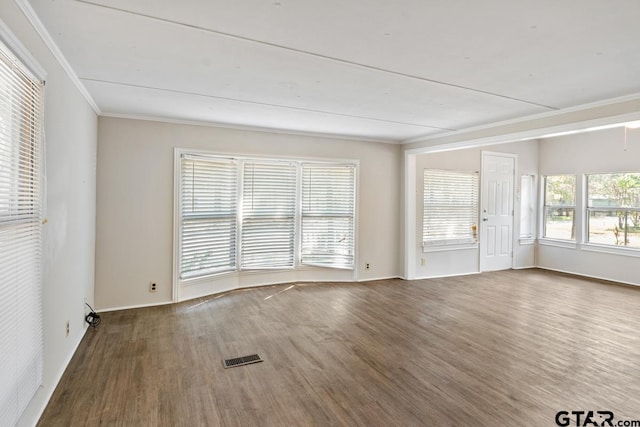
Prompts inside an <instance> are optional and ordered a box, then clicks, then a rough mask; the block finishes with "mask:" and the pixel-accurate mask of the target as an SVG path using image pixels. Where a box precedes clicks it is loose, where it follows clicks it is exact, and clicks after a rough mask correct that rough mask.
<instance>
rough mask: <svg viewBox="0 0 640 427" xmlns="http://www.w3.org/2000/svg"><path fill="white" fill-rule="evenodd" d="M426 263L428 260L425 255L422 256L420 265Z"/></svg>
mask: <svg viewBox="0 0 640 427" xmlns="http://www.w3.org/2000/svg"><path fill="white" fill-rule="evenodd" d="M426 263H427V260H426V259H425V258H424V257H422V258H420V265H425V264H426Z"/></svg>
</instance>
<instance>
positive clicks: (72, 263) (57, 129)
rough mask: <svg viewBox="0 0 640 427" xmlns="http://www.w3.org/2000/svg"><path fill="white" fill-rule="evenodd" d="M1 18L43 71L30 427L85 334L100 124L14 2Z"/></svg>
mask: <svg viewBox="0 0 640 427" xmlns="http://www.w3.org/2000/svg"><path fill="white" fill-rule="evenodd" d="M0 19H2V21H3V22H4V23H5V24H6V25H7V26H8V27H9V28H10V30H11V32H13V33H14V34H15V36H16V37H17V38H18V39H19V41H20V42H21V43H22V44H23V45H24V46H25V47H26V48H27V50H28V51H29V52H30V53H31V55H32V56H34V57H35V59H36V60H37V61H38V62H39V64H40V65H41V66H42V67H43V68H44V69H45V70H46V72H47V78H46V89H45V113H44V114H45V138H46V142H45V145H46V179H47V190H48V191H47V197H46V200H45V206H46V218H47V220H48V222H47V224H46V225H45V226H44V251H43V254H44V255H43V297H44V307H43V308H44V315H43V320H44V371H43V383H44V384H43V387H42V388H41V389H40V390H39V391H38V392H37V394H36V396H35V397H34V399H33V401H32V402H31V403H30V405H29V407H28V408H27V410H26V412H25V413H24V415H23V416H22V418H21V419H20V421H19V425H21V426H28V425H34V424H35V423H36V421H37V420H38V418H39V416H40V414H41V412H42V411H43V410H44V407H45V406H46V404H47V402H48V400H49V397H50V396H51V394H52V393H53V390H54V388H55V386H56V385H57V382H58V381H59V379H60V376H61V375H62V373H63V372H64V369H65V368H66V366H67V364H68V362H69V360H70V359H71V356H72V355H73V353H74V351H75V349H76V347H77V345H78V343H79V342H80V340H81V339H82V337H83V335H84V333H85V331H86V326H87V325H86V323H85V322H84V314H85V309H84V301H85V298H86V299H87V300H88V301H89V303H92V302H93V284H94V248H95V194H96V193H95V191H96V186H95V165H96V139H97V135H96V129H97V119H96V115H95V113H94V112H93V110H92V109H91V108H90V106H89V105H88V104H87V102H86V101H85V100H84V98H83V97H82V96H81V95H80V93H79V92H78V90H77V89H76V87H75V86H74V85H73V83H72V82H71V80H70V79H69V78H68V76H67V75H66V73H65V72H64V70H63V69H62V68H61V67H60V65H59V63H58V62H57V61H56V59H55V58H54V57H53V55H52V54H51V52H50V51H49V50H48V49H47V47H46V45H45V44H44V43H43V41H42V40H41V39H40V37H39V36H38V34H37V33H36V31H35V30H34V28H33V27H32V26H31V24H30V23H29V22H28V20H27V19H26V18H25V16H24V15H23V14H22V12H21V11H20V9H19V8H18V6H17V5H16V3H15V2H14V1H12V0H0ZM67 321H69V322H70V334H69V336H68V337H67V336H66V334H65V325H66V322H67Z"/></svg>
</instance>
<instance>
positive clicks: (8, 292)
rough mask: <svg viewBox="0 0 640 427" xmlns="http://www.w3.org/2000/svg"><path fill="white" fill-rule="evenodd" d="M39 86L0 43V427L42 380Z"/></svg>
mask: <svg viewBox="0 0 640 427" xmlns="http://www.w3.org/2000/svg"><path fill="white" fill-rule="evenodd" d="M43 86H44V84H43V83H42V82H40V81H38V79H36V78H35V77H34V76H32V75H31V73H30V72H29V71H28V70H27V69H26V68H25V67H24V66H23V65H22V64H21V63H20V62H19V61H18V60H17V59H16V58H15V57H13V55H12V54H11V53H10V52H9V50H8V49H7V48H6V47H5V46H4V45H3V44H2V43H0V378H2V381H0V425H3V426H4V425H15V424H16V423H17V421H18V418H19V417H20V415H21V414H22V412H23V411H24V409H25V408H26V406H27V404H28V403H29V401H30V400H31V398H32V397H33V395H34V394H35V392H36V391H37V389H38V387H39V386H40V384H41V383H42V290H41V287H42V284H41V255H40V254H41V227H42V225H41V224H42V221H41V219H42V218H41V217H42V212H41V179H42V173H41V169H40V161H41V147H40V146H41V127H42V92H43Z"/></svg>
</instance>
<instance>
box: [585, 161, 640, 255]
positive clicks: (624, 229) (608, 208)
mask: <svg viewBox="0 0 640 427" xmlns="http://www.w3.org/2000/svg"><path fill="white" fill-rule="evenodd" d="M587 200H588V202H587V217H588V227H589V233H588V241H589V243H598V244H604V245H616V246H626V247H635V248H640V173H615V174H597V175H588V176H587Z"/></svg>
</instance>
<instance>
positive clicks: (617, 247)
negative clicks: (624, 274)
mask: <svg viewBox="0 0 640 427" xmlns="http://www.w3.org/2000/svg"><path fill="white" fill-rule="evenodd" d="M626 174H632V175H637V176H639V177H640V172H609V173H591V174H585V175H584V187H585V188H584V195H585V198H584V200H585V202H584V208H583V212H584V238H583V240H584V245H588V246H592V247H596V248H603V249H604V250H605V251H607V250H608V251H614V252H615V253H620V252H623V253H624V252H627V253H628V254H634V256H638V255H637V254H638V253H640V247H638V246H628V245H627V244H626V243H627V237H626V233H627V230H628V227H629V225H628V220H627V217H628V213H629V212H640V200H638V205H637V206H607V207H593V206H590V200H591V198H590V193H589V180H590V177H592V176H596V175H600V176H606V175H610V176H613V175H626ZM635 188H637V189H638V190H639V191H640V186H638V187H635ZM612 211H616V212H624V213H625V237H623V239H622V244H617V243H601V242H592V241H591V233H590V227H591V221H590V214H591V213H592V212H612Z"/></svg>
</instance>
